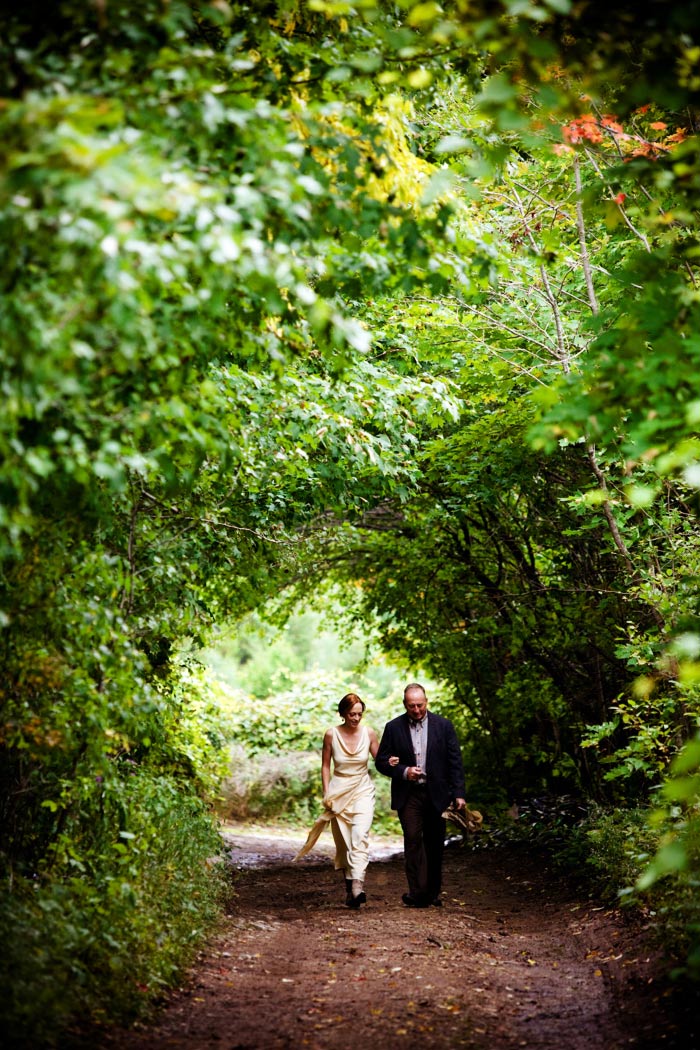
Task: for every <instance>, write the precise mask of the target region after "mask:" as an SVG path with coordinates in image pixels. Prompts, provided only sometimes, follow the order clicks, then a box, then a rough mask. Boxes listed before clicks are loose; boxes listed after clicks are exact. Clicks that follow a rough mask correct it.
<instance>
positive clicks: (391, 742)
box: [375, 682, 466, 908]
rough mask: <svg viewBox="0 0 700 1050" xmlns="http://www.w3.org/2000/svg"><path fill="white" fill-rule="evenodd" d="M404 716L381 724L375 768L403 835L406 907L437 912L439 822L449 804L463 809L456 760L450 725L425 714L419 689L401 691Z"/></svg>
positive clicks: (458, 757)
mask: <svg viewBox="0 0 700 1050" xmlns="http://www.w3.org/2000/svg"><path fill="white" fill-rule="evenodd" d="M403 704H404V707H405V708H406V713H405V714H403V715H399V717H398V718H394V719H392V720H391V722H387V724H386V726H385V727H384V732H383V734H382V740H381V743H380V745H379V751H378V752H377V757H376V759H375V763H376V766H377V769H378V770H379V772H380V773H383V774H384V776H387V777H391V808H392V809H395V810H397V811H398V816H399V820H400V822H401V828H402V830H403V844H404V863H405V865H406V878H407V880H408V893H404V895H403V898H402V900H403V902H404V904H405V905H407V907H409V908H429V907H430V905H431V904H432V905H435V906H436V907H440V905H441V904H442V901H441V900H440V890H441V889H442V854H443V850H444V846H445V819H444V817H443V816H442V814H443V812H444V811H445V809H446V808H447V807H448V805H449V804H450V803H451V802H454V804H455V806H456V807H457V809H464V808H465V807H466V802H465V799H464V796H465V794H466V791H465V788H464V769H463V767H462V755H461V753H460V749H459V742H458V740H457V734H456V733H455V730H454V726H453V725H452V723H451V722H450V721H449V720H448V719H447V718H441V717H440V715H434V714H433V713H432V711H431V712H428V698H427V696H426V694H425V689H424V688H423V686H422V685H419V684H418V683H417V682H412V683H411V685H407V686H406V688H405V689H404V694H403Z"/></svg>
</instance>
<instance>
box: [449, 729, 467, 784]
mask: <svg viewBox="0 0 700 1050" xmlns="http://www.w3.org/2000/svg"><path fill="white" fill-rule="evenodd" d="M447 725H448V729H447V734H446V740H445V744H446V748H447V781H448V784H449V787H450V797H451V798H452V799H455V798H465V797H466V793H467V790H466V787H465V786H464V765H463V763H462V752H461V750H460V747H459V740H458V739H457V734H456V732H455V728H454V726H453V725H452V723H451V722H449V721H448V723H447Z"/></svg>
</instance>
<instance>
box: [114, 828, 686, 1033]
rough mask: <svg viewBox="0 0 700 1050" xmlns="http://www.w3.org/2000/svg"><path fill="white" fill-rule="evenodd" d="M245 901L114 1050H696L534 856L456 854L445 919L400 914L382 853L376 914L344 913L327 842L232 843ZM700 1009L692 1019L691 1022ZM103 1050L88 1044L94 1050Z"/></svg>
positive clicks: (643, 975)
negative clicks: (303, 852) (304, 850)
mask: <svg viewBox="0 0 700 1050" xmlns="http://www.w3.org/2000/svg"><path fill="white" fill-rule="evenodd" d="M227 841H228V843H229V844H230V855H231V861H232V864H233V867H234V868H235V869H236V870H237V872H238V877H237V881H236V891H237V892H236V897H235V899H234V901H233V904H232V907H231V911H230V915H229V916H228V918H227V920H226V922H225V924H224V926H223V928H222V930H221V931H220V933H219V934H218V936H217V937H216V938H215V939H214V940H213V941H212V942H211V943H210V945H209V946H208V948H207V950H206V951H205V952H203V953H202V955H201V958H200V962H199V965H198V967H197V968H196V969H195V971H194V972H193V973H192V975H191V978H190V980H189V982H188V983H187V984H186V986H185V987H183V988H182V989H181V990H180V991H178V992H177V993H175V994H174V995H173V996H172V997H171V998H170V1000H169V1002H168V1003H167V1004H166V1005H165V1007H164V1009H163V1011H162V1012H161V1013H160V1015H159V1017H158V1018H157V1019H156V1021H155V1022H154V1023H153V1024H152V1025H150V1026H147V1027H142V1028H140V1029H138V1030H135V1031H132V1032H113V1033H111V1035H110V1036H109V1037H106V1038H105V1040H104V1041H103V1042H102V1043H101V1044H100V1045H101V1046H104V1047H105V1048H109V1050H166V1048H167V1050H184V1048H185V1047H186V1048H187V1050H199V1048H210V1047H211V1048H220V1050H272V1048H275V1050H276V1048H280V1050H281V1048H287V1050H290V1048H293V1050H296V1048H299V1050H303V1048H308V1050H351V1048H353V1050H354V1048H357V1047H368V1048H369V1047H376V1048H378V1050H403V1048H404V1047H405V1048H409V1047H411V1048H423V1047H425V1048H431V1050H432V1048H436V1050H448V1048H449V1050H453V1048H457V1047H468V1048H470V1050H511V1048H515V1047H527V1048H530V1050H584V1048H585V1050H622V1048H623V1047H624V1048H629V1047H632V1048H635V1050H658V1048H662V1047H668V1048H676V1047H678V1048H681V1047H682V1048H683V1050H691V1048H693V1047H699V1046H700V1036H699V1034H698V1033H700V1026H699V1025H698V1024H697V1023H696V1021H695V1017H696V1011H695V1010H693V1009H691V1008H690V1005H689V1004H688V1002H687V996H685V997H684V999H683V1004H682V1005H683V1009H682V1010H680V1012H679V1004H678V1002H674V1001H673V997H672V996H671V994H670V993H669V990H668V988H667V987H666V985H665V982H664V981H663V979H662V976H661V975H662V972H663V971H662V968H661V966H660V962H659V960H658V958H657V957H656V955H655V954H654V952H653V951H652V950H650V948H649V946H648V944H646V943H645V934H644V931H640V930H639V929H635V928H634V927H633V926H632V925H631V924H630V923H629V922H627V921H626V920H625V918H624V917H623V916H621V915H620V914H618V913H617V912H612V911H608V910H605V909H603V908H600V907H598V906H596V905H595V904H592V903H591V902H590V901H588V900H585V899H577V898H576V896H575V895H574V894H572V893H571V892H570V891H569V890H568V889H567V887H566V885H565V884H564V883H563V882H562V881H561V880H560V879H558V878H557V877H555V876H554V875H553V874H552V873H551V872H550V871H549V870H548V868H547V867H546V865H545V864H543V863H542V862H541V861H538V860H537V859H536V858H532V857H530V856H529V855H528V852H527V851H525V850H523V849H519V850H516V849H506V848H501V849H493V850H478V851H476V852H474V851H469V850H464V849H461V848H455V849H448V851H447V854H446V860H445V894H444V896H445V902H444V906H443V907H442V908H430V909H426V910H412V909H407V908H406V907H404V906H403V905H402V903H401V893H402V892H403V891H404V889H405V884H404V877H403V868H402V861H401V855H400V847H399V843H398V842H390V843H388V844H386V843H382V842H381V841H380V842H377V840H375V846H374V853H373V858H372V860H373V863H372V864H371V867H370V871H369V876H368V882H367V892H368V903H367V905H366V906H365V907H363V908H362V909H361V910H360V911H359V912H354V911H350V910H348V909H347V908H345V907H344V906H343V897H344V891H343V888H342V880H341V879H340V877H339V876H338V875H337V874H336V873H335V872H334V871H333V869H332V863H331V860H330V856H331V853H330V836H325V837H324V839H322V840H321V848H320V849H318V848H317V849H316V851H314V853H313V854H312V855H310V856H309V857H307V858H304V860H303V861H302V862H301V863H300V864H296V865H292V864H291V858H292V856H293V854H294V852H295V850H296V848H297V847H298V845H299V844H300V841H301V840H300V839H294V838H291V837H286V836H284V835H282V834H276V835H275V836H274V837H269V836H266V835H264V834H261V833H257V834H255V833H251V832H250V831H245V830H243V829H234V830H232V831H230V832H229V833H228V835H227ZM696 1005H697V1004H696ZM93 1045H94V1044H93Z"/></svg>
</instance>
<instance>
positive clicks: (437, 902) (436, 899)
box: [430, 897, 442, 908]
mask: <svg viewBox="0 0 700 1050" xmlns="http://www.w3.org/2000/svg"><path fill="white" fill-rule="evenodd" d="M430 903H431V904H432V906H433V908H442V901H441V900H440V898H439V897H433V899H432V900H431V902H430Z"/></svg>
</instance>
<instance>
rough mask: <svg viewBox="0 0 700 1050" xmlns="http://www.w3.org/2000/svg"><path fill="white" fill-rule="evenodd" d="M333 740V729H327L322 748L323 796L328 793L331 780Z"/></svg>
mask: <svg viewBox="0 0 700 1050" xmlns="http://www.w3.org/2000/svg"><path fill="white" fill-rule="evenodd" d="M332 741H333V730H332V729H327V730H326V732H325V734H324V737H323V748H322V749H321V784H322V786H323V797H324V798H325V797H326V795H327V794H328V785H329V784H330V782H331V743H332Z"/></svg>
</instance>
